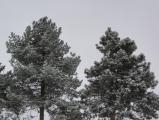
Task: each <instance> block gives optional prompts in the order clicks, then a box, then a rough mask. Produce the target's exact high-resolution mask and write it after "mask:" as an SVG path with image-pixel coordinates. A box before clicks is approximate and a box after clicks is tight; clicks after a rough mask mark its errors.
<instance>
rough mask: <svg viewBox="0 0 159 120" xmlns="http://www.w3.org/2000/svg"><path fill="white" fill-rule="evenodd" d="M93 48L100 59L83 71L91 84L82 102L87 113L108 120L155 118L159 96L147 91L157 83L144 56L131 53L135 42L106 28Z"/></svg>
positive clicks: (158, 108) (144, 119)
mask: <svg viewBox="0 0 159 120" xmlns="http://www.w3.org/2000/svg"><path fill="white" fill-rule="evenodd" d="M96 47H97V49H98V50H99V51H100V52H101V53H102V54H103V57H102V59H101V61H100V62H95V63H94V66H92V67H91V68H90V69H86V70H85V73H86V75H87V78H88V81H89V83H90V84H89V85H88V86H86V91H85V93H84V94H85V95H84V96H83V99H86V102H87V104H88V105H89V106H90V110H91V111H92V112H93V113H95V114H96V115H97V116H98V117H100V118H106V117H107V118H110V119H111V120H123V119H126V118H128V119H130V120H146V119H147V120H148V119H152V118H158V115H157V112H156V111H157V110H159V97H158V95H156V94H155V93H154V92H152V91H151V92H150V89H153V88H154V87H155V86H156V85H157V81H156V80H155V77H154V73H153V72H151V71H150V63H149V62H146V61H145V56H144V55H143V54H139V55H134V54H133V52H134V51H135V50H136V49H137V47H136V44H135V42H134V41H133V40H131V39H130V38H125V39H120V37H119V36H118V33H117V32H115V31H112V30H111V29H110V28H108V30H107V31H106V32H105V35H104V36H103V37H102V38H101V40H100V42H99V44H97V45H96Z"/></svg>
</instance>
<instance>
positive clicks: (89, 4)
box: [0, 0, 159, 93]
mask: <svg viewBox="0 0 159 120" xmlns="http://www.w3.org/2000/svg"><path fill="white" fill-rule="evenodd" d="M44 16H48V17H49V18H51V19H52V21H54V22H56V24H57V26H58V27H62V31H63V33H62V35H61V38H62V39H63V40H64V41H65V42H68V44H69V45H70V46H71V51H73V52H75V53H77V55H80V56H81V59H82V62H81V64H80V66H79V68H78V73H79V77H80V78H81V79H85V78H84V69H85V68H88V67H89V66H91V65H93V61H95V60H99V59H100V53H99V52H98V51H97V50H96V48H95V44H96V43H98V42H99V40H100V37H101V36H102V35H103V34H104V32H105V30H106V29H107V27H111V28H112V30H115V31H117V32H118V33H119V35H120V36H121V38H125V37H130V38H132V39H133V40H135V42H136V44H137V46H138V50H137V53H141V52H142V53H144V54H145V56H146V59H147V61H150V62H151V63H152V64H151V70H152V71H153V72H154V73H155V75H156V79H159V66H158V62H159V53H158V52H159V46H158V45H159V1H158V0H0V42H1V44H0V55H1V57H0V62H2V63H3V64H4V65H6V66H7V70H9V69H11V67H10V65H9V62H8V61H9V59H10V57H9V55H7V53H6V48H5V42H6V41H7V40H8V36H9V34H10V32H15V33H16V34H21V33H22V32H24V29H25V27H26V26H27V25H30V24H31V23H32V21H33V20H38V19H39V18H41V17H44ZM156 92H157V93H159V87H158V88H157V89H156Z"/></svg>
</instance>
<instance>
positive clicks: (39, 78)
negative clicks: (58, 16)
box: [7, 17, 81, 120]
mask: <svg viewBox="0 0 159 120" xmlns="http://www.w3.org/2000/svg"><path fill="white" fill-rule="evenodd" d="M60 34H61V28H58V27H57V26H56V24H55V23H53V22H52V21H51V20H50V19H48V18H47V17H43V18H41V19H39V20H38V21H34V22H33V23H32V25H31V26H28V27H27V28H26V30H25V32H24V33H23V35H22V36H20V35H16V34H14V33H11V35H10V37H9V41H8V42H7V48H8V53H10V54H11V60H10V62H11V65H12V66H13V76H14V81H15V89H16V90H15V93H16V95H19V96H21V97H22V98H23V102H24V106H25V107H31V108H32V109H34V108H35V109H36V108H39V111H40V120H44V110H45V109H48V108H49V107H51V106H54V105H56V104H57V103H58V101H62V100H63V98H64V96H65V97H66V96H67V98H72V97H74V96H76V95H77V92H76V88H77V87H79V86H80V84H81V82H80V81H79V80H78V78H77V75H76V68H77V67H78V65H79V63H80V57H79V56H76V55H75V54H74V53H71V52H69V49H70V47H69V46H68V45H67V44H66V43H64V41H63V40H61V39H60V38H59V36H60Z"/></svg>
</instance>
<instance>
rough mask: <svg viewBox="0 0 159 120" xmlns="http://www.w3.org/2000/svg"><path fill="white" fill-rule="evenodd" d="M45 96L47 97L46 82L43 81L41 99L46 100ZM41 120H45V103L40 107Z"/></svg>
mask: <svg viewBox="0 0 159 120" xmlns="http://www.w3.org/2000/svg"><path fill="white" fill-rule="evenodd" d="M44 96H45V82H44V81H42V82H41V98H42V100H44ZM40 120H44V104H43V103H42V105H41V106H40Z"/></svg>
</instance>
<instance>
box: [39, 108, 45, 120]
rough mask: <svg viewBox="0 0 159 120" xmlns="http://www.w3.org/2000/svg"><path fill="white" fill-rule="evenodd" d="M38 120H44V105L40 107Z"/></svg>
mask: <svg viewBox="0 0 159 120" xmlns="http://www.w3.org/2000/svg"><path fill="white" fill-rule="evenodd" d="M40 120H44V106H42V107H40Z"/></svg>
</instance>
